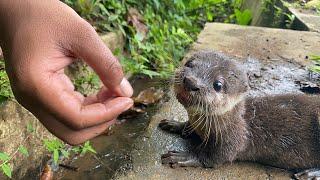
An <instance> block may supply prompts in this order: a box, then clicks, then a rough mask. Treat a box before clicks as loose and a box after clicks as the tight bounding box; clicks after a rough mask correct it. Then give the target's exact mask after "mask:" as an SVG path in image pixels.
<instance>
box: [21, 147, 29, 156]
mask: <svg viewBox="0 0 320 180" xmlns="http://www.w3.org/2000/svg"><path fill="white" fill-rule="evenodd" d="M19 152H20V153H21V154H23V155H25V156H29V152H28V150H27V148H25V147H24V146H22V145H20V146H19Z"/></svg>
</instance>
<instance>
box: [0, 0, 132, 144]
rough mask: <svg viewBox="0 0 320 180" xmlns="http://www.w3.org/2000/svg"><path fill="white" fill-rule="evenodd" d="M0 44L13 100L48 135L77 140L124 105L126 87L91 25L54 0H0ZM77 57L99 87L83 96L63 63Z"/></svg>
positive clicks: (94, 132)
mask: <svg viewBox="0 0 320 180" xmlns="http://www.w3.org/2000/svg"><path fill="white" fill-rule="evenodd" d="M0 43H1V44H0V45H1V47H2V48H3V52H4V57H5V61H6V71H7V73H8V75H9V78H10V82H11V86H12V90H13V92H14V95H15V97H16V99H17V100H18V101H19V103H21V104H22V105H23V106H24V107H25V108H27V109H28V110H29V111H30V112H32V113H33V114H34V115H35V116H36V117H37V118H38V119H39V120H40V121H41V122H42V124H43V125H44V126H45V127H46V128H47V129H48V130H49V131H50V132H52V133H53V134H54V135H56V136H57V137H59V138H60V139H62V140H64V141H65V142H67V143H69V144H72V145H75V144H80V143H82V142H84V141H86V140H88V139H91V138H93V137H95V136H97V135H99V134H101V133H103V132H104V131H105V130H106V129H107V128H108V127H109V126H110V125H111V124H113V123H115V118H116V117H117V116H118V115H119V114H120V113H121V112H123V111H125V110H127V109H129V108H130V107H131V106H132V104H133V101H132V99H131V98H129V97H130V96H131V95H132V93H133V90H132V87H131V86H130V84H129V82H128V81H127V80H126V79H125V78H123V72H122V68H121V65H120V64H119V62H118V61H117V59H116V58H115V57H114V56H113V55H112V53H111V52H110V50H109V49H108V48H107V47H106V46H105V45H104V43H103V42H102V41H101V40H100V38H99V36H98V34H97V33H96V32H95V30H94V29H93V28H92V27H91V26H90V24H88V23H87V22H86V21H85V20H83V19H82V18H81V17H79V16H78V15H77V14H76V13H75V12H74V11H73V10H72V9H71V8H69V7H68V6H67V5H65V4H63V3H62V2H60V1H56V0H47V1H45V2H44V1H41V0H21V1H20V0H14V1H5V0H0ZM75 58H81V59H83V60H84V61H85V62H86V63H87V64H89V65H90V66H91V67H92V68H93V69H94V71H95V72H96V73H97V74H98V75H99V77H100V79H101V81H102V82H103V84H104V87H102V89H101V90H100V92H99V93H98V94H97V95H94V96H89V97H84V96H83V95H82V94H80V93H78V92H76V91H75V90H74V86H73V84H72V83H71V81H70V79H69V78H68V77H67V76H66V75H65V74H64V68H65V67H66V66H68V65H69V64H70V63H72V62H73V61H74V59H75Z"/></svg>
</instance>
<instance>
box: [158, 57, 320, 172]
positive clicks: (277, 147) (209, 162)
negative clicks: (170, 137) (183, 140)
mask: <svg viewBox="0 0 320 180" xmlns="http://www.w3.org/2000/svg"><path fill="white" fill-rule="evenodd" d="M174 90H175V93H176V97H177V99H178V101H179V102H180V103H181V104H182V105H183V106H184V107H185V108H186V110H187V112H188V116H189V121H187V122H177V121H171V120H162V121H161V122H160V124H159V127H160V128H161V129H163V130H166V131H169V132H172V133H177V134H181V135H183V136H184V137H195V138H193V140H194V141H193V142H194V144H195V148H193V149H192V150H191V151H190V152H177V151H169V152H168V153H167V154H163V155H162V156H161V159H162V163H163V164H170V165H171V166H172V167H177V166H183V167H186V166H194V167H196V166H202V167H208V168H209V167H210V168H211V167H213V168H217V167H219V166H220V165H222V164H225V163H228V162H233V161H252V162H258V163H262V164H265V165H270V166H274V167H279V168H284V169H287V170H293V171H295V172H297V171H300V170H306V169H310V168H319V167H320V126H319V118H318V114H319V112H320V97H319V96H307V95H294V94H289V95H275V96H267V97H254V98H250V97H246V93H247V92H248V90H249V85H248V78H247V75H246V73H245V72H244V71H243V69H241V68H240V67H239V65H238V64H237V63H236V62H235V61H234V60H233V59H232V58H231V57H228V56H226V55H224V54H222V53H219V52H214V51H201V52H197V53H195V54H194V55H193V56H192V57H191V58H190V59H189V60H188V61H187V62H186V63H185V65H184V66H183V67H181V69H180V70H178V71H177V73H176V75H175V84H174Z"/></svg>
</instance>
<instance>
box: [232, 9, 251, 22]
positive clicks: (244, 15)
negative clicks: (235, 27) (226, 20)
mask: <svg viewBox="0 0 320 180" xmlns="http://www.w3.org/2000/svg"><path fill="white" fill-rule="evenodd" d="M235 15H236V19H237V24H239V25H248V24H249V23H250V21H251V19H252V13H251V11H250V10H249V9H246V10H244V11H243V12H241V11H240V10H239V9H236V10H235Z"/></svg>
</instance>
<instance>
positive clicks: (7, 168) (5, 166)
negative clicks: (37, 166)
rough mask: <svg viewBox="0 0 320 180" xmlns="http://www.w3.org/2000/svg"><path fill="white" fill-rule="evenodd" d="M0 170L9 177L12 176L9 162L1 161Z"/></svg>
mask: <svg viewBox="0 0 320 180" xmlns="http://www.w3.org/2000/svg"><path fill="white" fill-rule="evenodd" d="M1 170H2V172H3V173H4V174H5V175H6V176H7V177H9V178H12V169H11V167H10V164H9V163H3V164H2V165H1Z"/></svg>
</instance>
